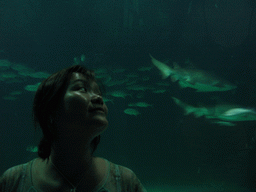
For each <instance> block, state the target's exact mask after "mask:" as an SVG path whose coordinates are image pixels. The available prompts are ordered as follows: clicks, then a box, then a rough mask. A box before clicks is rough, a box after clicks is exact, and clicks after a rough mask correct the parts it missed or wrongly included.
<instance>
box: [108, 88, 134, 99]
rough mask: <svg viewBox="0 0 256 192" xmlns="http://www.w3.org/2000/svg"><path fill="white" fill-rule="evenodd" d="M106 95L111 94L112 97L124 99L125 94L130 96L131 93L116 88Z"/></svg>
mask: <svg viewBox="0 0 256 192" xmlns="http://www.w3.org/2000/svg"><path fill="white" fill-rule="evenodd" d="M107 95H111V96H113V97H121V98H123V99H125V97H126V96H130V97H132V94H129V93H126V92H124V91H118V90H117V91H112V92H109V93H107Z"/></svg>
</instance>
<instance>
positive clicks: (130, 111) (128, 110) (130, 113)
mask: <svg viewBox="0 0 256 192" xmlns="http://www.w3.org/2000/svg"><path fill="white" fill-rule="evenodd" d="M124 113H125V114H128V115H135V116H137V115H140V114H141V113H140V112H139V111H138V110H136V109H132V108H127V109H125V110H124Z"/></svg>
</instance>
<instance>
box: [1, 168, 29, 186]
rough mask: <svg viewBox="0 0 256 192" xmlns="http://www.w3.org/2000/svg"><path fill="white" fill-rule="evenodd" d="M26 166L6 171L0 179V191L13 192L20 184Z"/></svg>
mask: <svg viewBox="0 0 256 192" xmlns="http://www.w3.org/2000/svg"><path fill="white" fill-rule="evenodd" d="M26 165H27V163H26V164H20V165H16V166H14V167H11V168H9V169H7V170H6V171H5V172H4V173H3V175H2V176H1V178H0V191H5V190H8V191H9V190H10V191H15V189H16V188H17V187H18V185H19V183H20V180H21V178H22V173H23V170H24V169H25V166H26Z"/></svg>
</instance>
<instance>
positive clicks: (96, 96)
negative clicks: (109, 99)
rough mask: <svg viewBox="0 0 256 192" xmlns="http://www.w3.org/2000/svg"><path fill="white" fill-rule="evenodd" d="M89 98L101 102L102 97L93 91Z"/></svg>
mask: <svg viewBox="0 0 256 192" xmlns="http://www.w3.org/2000/svg"><path fill="white" fill-rule="evenodd" d="M91 100H92V103H99V104H103V98H102V96H101V95H99V94H95V93H93V94H92V98H91Z"/></svg>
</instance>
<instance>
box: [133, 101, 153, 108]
mask: <svg viewBox="0 0 256 192" xmlns="http://www.w3.org/2000/svg"><path fill="white" fill-rule="evenodd" d="M128 106H129V107H153V105H152V104H148V103H146V102H137V103H129V104H128Z"/></svg>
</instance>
